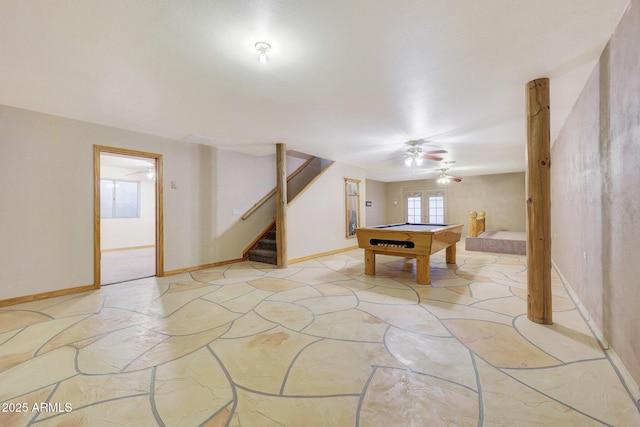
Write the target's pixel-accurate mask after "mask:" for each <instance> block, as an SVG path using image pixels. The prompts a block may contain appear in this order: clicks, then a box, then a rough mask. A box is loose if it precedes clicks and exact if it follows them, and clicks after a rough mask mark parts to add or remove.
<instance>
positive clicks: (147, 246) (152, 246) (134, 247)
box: [100, 245, 156, 252]
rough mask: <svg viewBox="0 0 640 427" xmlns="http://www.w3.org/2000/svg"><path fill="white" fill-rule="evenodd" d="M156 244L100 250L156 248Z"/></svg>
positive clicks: (103, 250)
mask: <svg viewBox="0 0 640 427" xmlns="http://www.w3.org/2000/svg"><path fill="white" fill-rule="evenodd" d="M155 247H156V245H142V246H128V247H126V248H113V249H100V252H117V251H132V250H134V249H147V248H155Z"/></svg>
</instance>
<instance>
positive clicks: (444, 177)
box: [437, 168, 462, 184]
mask: <svg viewBox="0 0 640 427" xmlns="http://www.w3.org/2000/svg"><path fill="white" fill-rule="evenodd" d="M437 170H439V171H440V176H438V180H437V182H438V184H448V183H449V182H451V181H455V182H461V181H462V178H459V177H457V176H451V175H448V174H447V171H448V170H449V169H447V168H442V169H437Z"/></svg>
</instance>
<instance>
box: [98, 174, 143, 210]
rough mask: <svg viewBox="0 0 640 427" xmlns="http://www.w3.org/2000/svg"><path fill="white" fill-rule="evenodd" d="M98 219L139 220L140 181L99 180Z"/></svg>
mask: <svg viewBox="0 0 640 427" xmlns="http://www.w3.org/2000/svg"><path fill="white" fill-rule="evenodd" d="M100 218H140V181H120V180H115V179H101V180H100Z"/></svg>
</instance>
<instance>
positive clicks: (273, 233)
mask: <svg viewBox="0 0 640 427" xmlns="http://www.w3.org/2000/svg"><path fill="white" fill-rule="evenodd" d="M267 239H269V240H276V230H269V231H267Z"/></svg>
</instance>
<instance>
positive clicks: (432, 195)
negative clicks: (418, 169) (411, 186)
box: [404, 189, 446, 224]
mask: <svg viewBox="0 0 640 427" xmlns="http://www.w3.org/2000/svg"><path fill="white" fill-rule="evenodd" d="M445 196H446V193H445V192H444V191H442V190H422V189H415V190H406V191H405V192H404V199H405V205H404V206H405V218H406V219H407V222H409V223H412V224H420V223H425V224H444V223H445Z"/></svg>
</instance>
